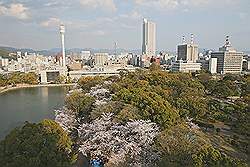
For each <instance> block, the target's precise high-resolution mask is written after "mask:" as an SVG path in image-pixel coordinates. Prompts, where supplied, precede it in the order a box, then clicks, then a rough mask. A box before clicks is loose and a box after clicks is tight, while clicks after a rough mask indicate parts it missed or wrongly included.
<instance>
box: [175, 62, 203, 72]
mask: <svg viewBox="0 0 250 167" xmlns="http://www.w3.org/2000/svg"><path fill="white" fill-rule="evenodd" d="M200 70H201V63H193V62H188V63H187V62H184V61H183V60H178V61H176V62H174V63H173V64H172V67H171V71H173V72H186V73H189V72H196V71H200Z"/></svg>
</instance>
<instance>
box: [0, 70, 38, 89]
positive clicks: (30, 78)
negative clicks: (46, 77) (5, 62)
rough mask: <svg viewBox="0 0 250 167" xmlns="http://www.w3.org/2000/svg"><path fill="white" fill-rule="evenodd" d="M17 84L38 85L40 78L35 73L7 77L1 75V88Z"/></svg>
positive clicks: (15, 74)
mask: <svg viewBox="0 0 250 167" xmlns="http://www.w3.org/2000/svg"><path fill="white" fill-rule="evenodd" d="M16 84H32V85H35V84H38V76H37V75H36V74H35V73H33V72H30V73H20V72H16V73H11V74H6V75H1V74H0V87H2V86H7V85H16Z"/></svg>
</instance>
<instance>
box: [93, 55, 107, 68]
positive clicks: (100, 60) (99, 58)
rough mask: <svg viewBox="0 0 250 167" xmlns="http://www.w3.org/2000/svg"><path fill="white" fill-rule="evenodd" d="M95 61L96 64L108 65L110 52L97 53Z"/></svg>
mask: <svg viewBox="0 0 250 167" xmlns="http://www.w3.org/2000/svg"><path fill="white" fill-rule="evenodd" d="M94 61H95V65H96V66H104V65H107V64H106V63H107V61H108V53H95V55H94Z"/></svg>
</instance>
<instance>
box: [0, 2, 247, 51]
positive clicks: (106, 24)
mask: <svg viewBox="0 0 250 167" xmlns="http://www.w3.org/2000/svg"><path fill="white" fill-rule="evenodd" d="M143 17H145V18H148V19H149V20H152V21H154V22H156V24H157V48H158V50H169V51H174V50H175V49H176V44H178V43H180V41H181V37H182V35H186V37H187V39H189V37H190V34H191V33H194V34H195V41H196V43H198V44H199V46H200V47H201V48H215V49H217V48H218V47H219V46H221V45H222V44H223V43H224V40H225V36H226V35H230V37H231V42H232V44H233V46H234V47H235V48H237V49H238V50H250V0H0V45H4V46H13V47H19V48H20V47H22V48H34V49H50V48H55V47H60V37H59V32H58V25H59V24H60V23H61V22H63V23H64V24H65V25H66V47H67V48H77V47H80V48H88V47H91V48H113V47H114V42H115V41H116V42H117V43H118V47H119V48H126V49H140V48H141V41H142V40H141V39H142V34H141V33H142V18H143Z"/></svg>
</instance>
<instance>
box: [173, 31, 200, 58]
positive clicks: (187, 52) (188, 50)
mask: <svg viewBox="0 0 250 167" xmlns="http://www.w3.org/2000/svg"><path fill="white" fill-rule="evenodd" d="M177 53H178V57H177V60H183V61H187V62H193V63H195V62H196V61H197V60H198V45H196V44H194V35H193V34H192V35H191V42H190V43H186V41H185V37H183V43H182V44H180V45H178V46H177Z"/></svg>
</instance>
